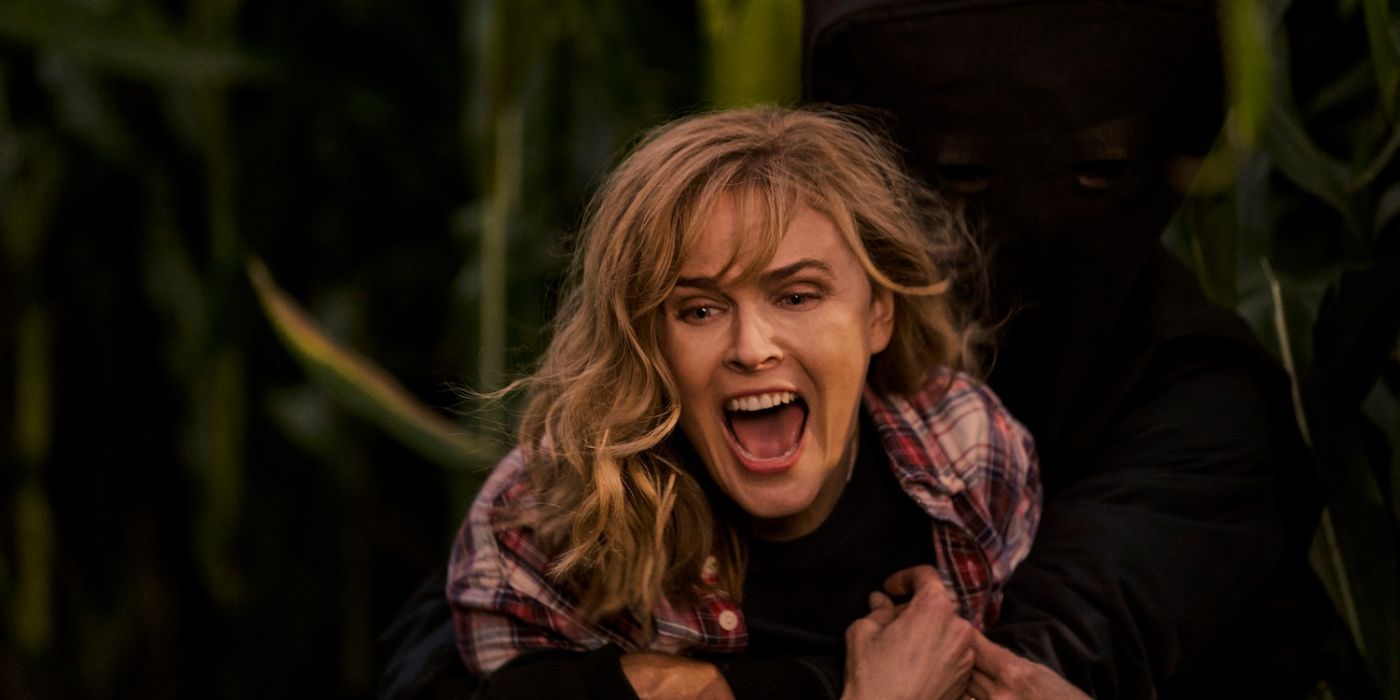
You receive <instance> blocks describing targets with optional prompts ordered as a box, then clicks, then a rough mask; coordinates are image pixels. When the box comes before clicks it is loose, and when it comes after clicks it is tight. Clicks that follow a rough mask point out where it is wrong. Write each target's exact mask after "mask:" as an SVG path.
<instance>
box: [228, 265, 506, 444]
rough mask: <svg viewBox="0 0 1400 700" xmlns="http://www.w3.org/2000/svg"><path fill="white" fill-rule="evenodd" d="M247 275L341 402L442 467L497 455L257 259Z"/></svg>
mask: <svg viewBox="0 0 1400 700" xmlns="http://www.w3.org/2000/svg"><path fill="white" fill-rule="evenodd" d="M248 277H249V279H251V280H252V282H253V287H254V289H255V290H256V292H257V295H258V300H259V301H260V302H261V304H262V307H263V311H264V312H265V313H266V314H267V317H268V319H269V320H270V321H271V322H272V325H273V328H274V329H275V330H276V331H277V334H278V336H279V337H280V338H281V339H282V342H283V344H285V345H286V347H287V349H288V350H290V351H291V353H292V355H293V356H294V357H295V358H296V359H297V361H298V362H300V363H301V365H302V367H304V368H305V369H306V371H307V373H308V374H309V375H310V376H311V379H312V381H313V382H315V383H316V384H317V385H318V386H320V387H321V388H322V389H323V390H325V391H327V392H328V393H330V395H331V396H332V397H334V398H335V399H336V401H338V402H339V403H340V404H341V405H343V406H344V407H345V408H347V409H349V410H350V411H352V412H354V413H355V414H356V415H358V416H360V417H361V418H364V419H365V420H367V421H369V422H371V423H373V424H375V425H377V426H379V427H380V428H382V429H384V430H385V431H386V432H388V433H389V434H390V435H393V436H394V437H395V438H397V439H398V440H399V441H400V442H402V443H403V444H404V445H405V446H407V447H408V448H409V449H411V450H413V451H414V452H416V453H418V454H419V455H421V456H422V457H423V458H425V459H427V460H429V461H431V462H433V463H435V464H437V465H439V466H441V467H444V468H447V469H453V470H470V469H473V468H475V467H479V466H482V465H489V464H490V463H491V462H492V461H494V460H495V459H496V458H498V457H499V456H500V454H501V452H502V451H501V450H500V449H499V448H498V447H497V446H495V445H494V444H491V443H489V442H486V441H483V440H478V439H476V438H473V437H471V436H468V435H466V434H464V432H463V430H462V428H460V427H459V426H457V425H456V424H454V423H452V422H451V421H448V420H447V419H445V418H443V417H441V416H439V415H437V414H436V413H433V412H432V411H430V410H429V409H428V408H427V407H426V406H423V405H422V404H421V403H419V402H418V401H417V400H416V399H415V398H414V397H413V396H412V395H411V394H409V392H408V391H407V390H405V389H404V388H403V387H402V386H401V385H400V384H399V383H398V382H396V381H394V379H393V378H392V377H390V376H389V375H388V374H386V373H385V372H384V371H383V370H381V369H379V368H378V367H376V366H374V365H373V364H372V363H370V362H369V361H368V360H366V359H365V358H364V357H362V356H360V355H358V354H356V353H354V352H352V351H350V350H348V349H346V348H344V347H342V346H340V345H338V344H337V343H336V342H335V341H334V340H332V339H331V338H330V336H328V335H327V334H326V332H325V331H324V330H322V329H321V328H320V326H319V325H318V324H317V323H316V322H315V321H314V320H313V319H312V318H311V316H310V315H309V314H308V313H307V312H306V311H305V310H304V309H302V308H301V307H300V306H299V305H298V304H297V303H296V302H295V301H293V300H292V298H291V297H290V296H288V295H287V293H286V292H284V291H282V289H280V288H279V287H277V285H276V284H275V283H274V282H273V280H272V276H271V275H270V274H269V273H268V271H267V267H266V266H265V265H264V264H263V263H262V262H261V261H260V260H258V259H256V258H253V259H251V260H249V262H248Z"/></svg>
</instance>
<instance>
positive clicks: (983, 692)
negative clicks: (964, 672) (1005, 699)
mask: <svg viewBox="0 0 1400 700" xmlns="http://www.w3.org/2000/svg"><path fill="white" fill-rule="evenodd" d="M966 694H967V696H968V697H972V698H977V700H993V699H994V698H996V697H998V694H997V685H996V682H995V681H993V680H992V678H991V676H988V675H987V674H985V673H982V672H981V671H979V670H977V669H973V670H972V676H971V677H969V678H968V681H967V691H966Z"/></svg>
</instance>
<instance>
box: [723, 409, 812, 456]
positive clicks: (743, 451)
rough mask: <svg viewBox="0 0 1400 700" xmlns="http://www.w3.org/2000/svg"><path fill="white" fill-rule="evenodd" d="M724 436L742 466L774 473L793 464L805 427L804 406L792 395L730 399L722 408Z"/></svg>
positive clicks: (805, 413)
mask: <svg viewBox="0 0 1400 700" xmlns="http://www.w3.org/2000/svg"><path fill="white" fill-rule="evenodd" d="M724 426H725V435H726V437H728V438H729V444H730V447H732V448H733V449H734V452H735V454H736V455H737V456H738V457H739V461H740V462H741V463H743V465H744V466H745V467H746V468H748V469H750V470H752V471H757V472H774V471H780V470H783V469H786V468H788V467H789V466H791V465H792V463H793V462H795V461H796V459H795V458H796V456H797V452H798V449H799V448H800V447H801V446H802V444H803V440H802V437H803V435H804V434H805V430H806V427H807V402H806V401H804V400H803V399H802V397H801V396H798V395H797V394H796V393H794V392H791V391H775V392H770V393H767V394H755V395H752V396H741V397H739V398H736V399H730V400H729V402H728V403H727V404H725V406H724Z"/></svg>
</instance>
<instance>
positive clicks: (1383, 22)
mask: <svg viewBox="0 0 1400 700" xmlns="http://www.w3.org/2000/svg"><path fill="white" fill-rule="evenodd" d="M1361 4H1362V7H1363V8H1364V10H1365V16H1366V36H1367V39H1368V40H1369V41H1370V44H1371V65H1372V67H1373V68H1374V69H1375V73H1376V87H1377V89H1378V90H1379V92H1380V95H1379V96H1380V103H1381V110H1382V111H1384V112H1385V116H1386V117H1387V118H1389V119H1390V120H1391V121H1392V122H1393V121H1394V120H1395V110H1396V106H1397V105H1396V101H1397V97H1400V40H1397V39H1396V36H1395V30H1394V28H1393V27H1392V26H1391V19H1390V9H1389V7H1388V6H1389V3H1388V2H1387V1H1386V0H1362V3H1361Z"/></svg>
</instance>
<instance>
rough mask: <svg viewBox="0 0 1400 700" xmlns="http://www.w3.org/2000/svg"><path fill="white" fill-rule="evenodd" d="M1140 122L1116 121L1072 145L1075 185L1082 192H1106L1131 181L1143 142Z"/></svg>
mask: <svg viewBox="0 0 1400 700" xmlns="http://www.w3.org/2000/svg"><path fill="white" fill-rule="evenodd" d="M1141 132H1142V128H1141V124H1140V120H1138V119H1135V118H1132V117H1122V118H1119V119H1113V120H1109V121H1106V122H1103V123H1101V124H1097V125H1095V126H1092V127H1090V128H1088V129H1085V130H1083V131H1081V132H1079V133H1078V134H1077V135H1076V136H1075V138H1074V140H1073V141H1072V148H1073V153H1074V165H1073V166H1072V167H1073V168H1074V181H1075V184H1077V185H1078V186H1079V187H1080V189H1083V190H1087V191H1090V192H1105V191H1108V190H1112V189H1116V188H1118V187H1119V186H1120V185H1122V184H1123V183H1124V181H1125V180H1127V178H1128V176H1129V174H1130V172H1131V169H1132V165H1133V157H1134V156H1133V154H1135V153H1137V152H1138V151H1139V150H1141V149H1139V148H1138V144H1139V143H1140V142H1141Z"/></svg>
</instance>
